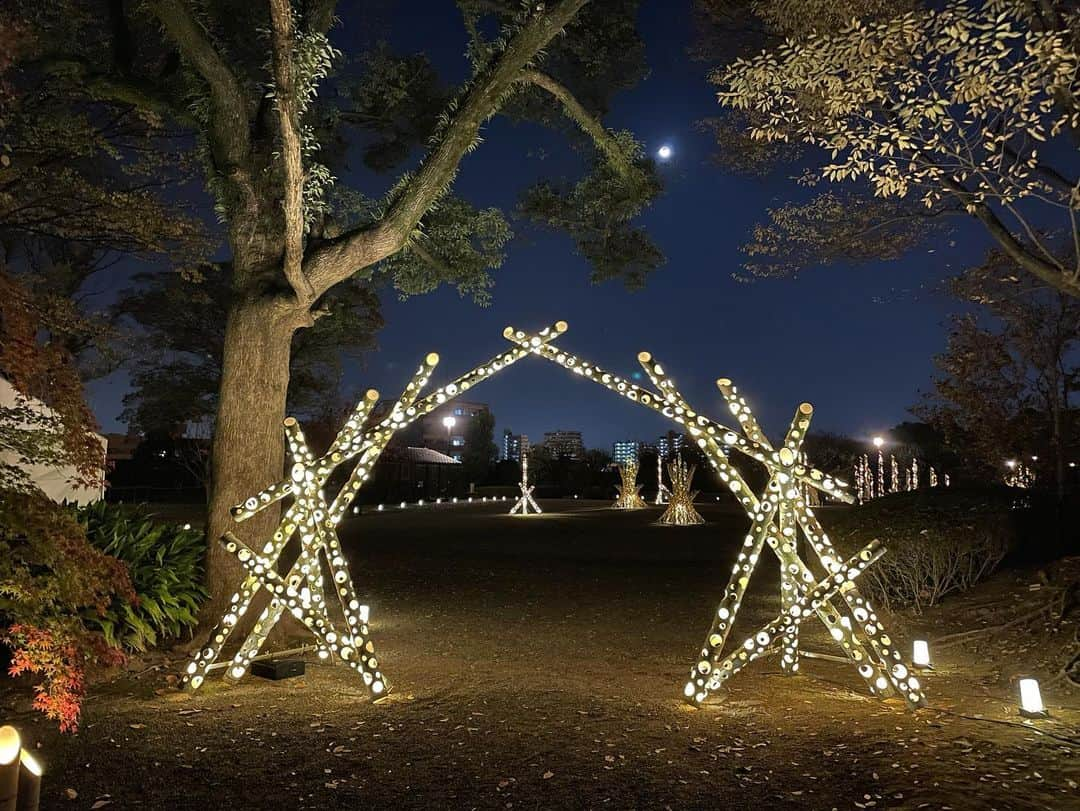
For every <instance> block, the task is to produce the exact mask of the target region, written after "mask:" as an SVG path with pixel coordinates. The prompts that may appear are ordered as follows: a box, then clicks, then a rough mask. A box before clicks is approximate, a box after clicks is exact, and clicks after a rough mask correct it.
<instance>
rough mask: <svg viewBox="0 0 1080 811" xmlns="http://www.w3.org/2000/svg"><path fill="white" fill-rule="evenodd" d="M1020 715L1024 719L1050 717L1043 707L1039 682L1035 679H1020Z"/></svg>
mask: <svg viewBox="0 0 1080 811" xmlns="http://www.w3.org/2000/svg"><path fill="white" fill-rule="evenodd" d="M1020 714H1021V715H1022V716H1024V717H1025V718H1049V717H1050V713H1048V712H1047V711H1046V707H1044V706H1043V701H1042V694H1041V693H1040V692H1039V682H1037V681H1036V680H1035V679H1020Z"/></svg>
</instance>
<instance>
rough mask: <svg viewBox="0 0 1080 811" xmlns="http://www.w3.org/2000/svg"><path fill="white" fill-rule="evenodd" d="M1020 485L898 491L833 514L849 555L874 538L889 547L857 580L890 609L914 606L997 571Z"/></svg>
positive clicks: (834, 533) (1014, 526)
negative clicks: (999, 487)
mask: <svg viewBox="0 0 1080 811" xmlns="http://www.w3.org/2000/svg"><path fill="white" fill-rule="evenodd" d="M1023 506H1024V505H1023V504H1020V503H1018V502H1017V497H1016V493H1015V491H1010V490H1008V489H1005V488H1001V489H997V488H993V489H960V488H949V489H945V488H937V489H932V490H919V491H916V492H912V493H900V494H896V495H892V496H885V497H884V498H878V499H874V500H873V501H870V502H868V503H867V504H863V505H861V506H859V507H854V508H852V509H850V510H847V511H845V512H844V513H842V514H839V515H836V516H834V517H832V518H831V519H827V524H828V526H827V527H826V529H827V530H828V531H829V534H830V536H831V537H832V538H833V540H834V541H835V543H836V545H837V546H838V547H839V548H840V550H841V552H843V553H844V555H845V556H847V555H852V554H854V553H855V552H856V551H858V550H859V549H861V548H862V547H863V546H865V545H866V544H868V543H869V542H870V541H872V540H873V539H875V538H877V539H879V540H880V541H881V542H882V544H883V545H884V546H885V548H886V553H885V555H884V557H882V558H881V559H880V560H879V561H878V562H877V563H875V564H874V565H873V566H871V567H870V568H869V569H867V570H866V571H865V572H864V573H863V574H862V576H861V577H860V578H859V580H858V584H857V585H858V586H859V588H860V589H861V590H862V591H864V592H866V594H867V595H868V596H869V597H871V598H872V599H874V600H876V601H877V602H878V603H879V604H881V605H882V606H884V607H885V608H900V607H910V608H913V609H914V610H915V611H916V612H919V611H922V609H924V608H926V607H929V606H932V605H935V604H936V603H937V602H939V601H940V600H941V598H942V597H944V596H946V595H947V594H950V593H953V592H962V591H966V590H967V589H969V588H971V587H972V586H974V585H975V584H976V583H978V582H979V581H981V580H982V579H984V578H985V577H987V576H988V575H989V574H991V573H992V572H993V571H994V570H995V569H996V568H997V567H998V565H999V564H1000V563H1001V561H1002V560H1003V559H1004V558H1005V556H1006V555H1007V554H1008V553H1009V551H1010V549H1012V548H1013V546H1014V545H1015V542H1016V539H1017V535H1018V526H1019V523H1020V522H1019V520H1018V519H1019V510H1018V509H1017V508H1018V507H1023Z"/></svg>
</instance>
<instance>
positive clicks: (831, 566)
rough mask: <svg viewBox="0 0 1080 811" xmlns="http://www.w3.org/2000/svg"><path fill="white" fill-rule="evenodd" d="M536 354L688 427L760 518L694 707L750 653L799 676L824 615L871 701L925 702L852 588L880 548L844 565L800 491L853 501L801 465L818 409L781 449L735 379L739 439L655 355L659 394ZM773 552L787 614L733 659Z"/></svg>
mask: <svg viewBox="0 0 1080 811" xmlns="http://www.w3.org/2000/svg"><path fill="white" fill-rule="evenodd" d="M504 334H505V335H506V337H507V338H508V339H509V340H511V341H513V342H514V343H515V344H517V345H518V346H520V347H527V346H530V345H531V339H530V336H528V335H527V334H526V333H525V332H523V331H521V330H515V329H513V328H507V330H506V332H505V333H504ZM532 351H533V352H534V353H535V354H537V355H540V356H541V357H543V358H546V359H547V360H550V361H552V362H554V363H557V364H559V365H560V366H563V367H564V368H566V369H569V370H570V371H572V372H573V373H574V374H578V375H581V376H582V377H585V378H586V379H589V380H592V381H593V382H594V383H597V384H599V385H602V386H604V387H605V388H607V389H610V390H611V391H613V392H615V393H617V394H620V395H622V396H623V397H626V398H627V399H629V400H633V401H634V402H637V403H640V404H641V405H643V406H646V407H647V408H651V409H653V410H654V411H657V412H659V413H661V414H663V415H664V416H666V417H668V418H669V419H671V420H673V421H674V422H676V423H678V424H680V425H683V426H685V427H686V429H687V431H688V432H689V433H690V435H691V437H693V438H694V439H695V440H696V442H697V444H698V446H699V447H700V448H701V450H702V451H703V452H704V453H705V454H706V456H707V457H708V459H709V462H710V464H711V465H712V466H713V468H714V469H715V470H716V472H717V475H718V476H719V477H720V479H721V480H722V481H723V482H725V483H726V484H727V486H728V487H729V488H730V489H731V491H732V493H733V494H734V495H735V498H736V499H737V500H738V501H739V503H740V504H741V505H742V506H743V508H744V509H745V510H746V512H747V515H748V516H749V517H750V519H751V529H750V532H749V533H748V534H747V536H746V539H745V541H744V543H743V548H742V551H741V552H740V553H739V556H738V558H737V560H736V562H735V565H734V567H733V568H732V573H731V578H730V580H729V582H728V586H727V588H726V589H725V592H724V596H723V599H722V601H721V604H720V607H719V608H718V609H717V611H716V613H715V615H714V618H713V623H712V627H711V629H710V631H709V633H708V635H707V636H706V639H705V644H704V645H703V647H702V649H701V651H700V653H699V655H698V657H697V659H696V660H695V662H694V665H693V667H692V668H691V672H690V680H689V681H688V682H687V683H686V686H685V688H684V690H683V695H684V696H685V698H686V700H687V701H688V702H689V703H691V704H694V705H698V704H700V703H701V702H703V701H704V700H705V699H706V698H707V697H708V696H709V695H710V694H711V693H713V692H714V691H716V690H718V689H720V688H721V687H722V686H723V685H724V683H725V682H726V681H727V680H728V679H729V678H730V677H731V676H732V675H734V673H735V672H737V671H738V670H739V669H741V668H742V667H743V666H744V665H745V664H746V663H747V662H748V661H750V657H751V654H753V656H754V657H755V658H756V657H757V656H759V655H761V654H762V653H764V652H765V651H766V650H771V649H772V648H773V647H774V646H777V645H779V646H781V648H782V666H783V668H784V670H785V671H786V672H789V673H794V672H797V670H798V665H799V662H798V627H799V624H801V622H802V620H803V619H804V618H805V617H807V616H810V615H815V616H817V617H818V619H820V620H821V622H822V623H823V624H824V625H825V626H826V628H828V630H829V632H830V634H831V636H832V638H833V639H834V640H835V641H836V643H837V644H838V645H839V646H840V648H841V650H842V651H843V652H844V654H845V655H846V656H847V658H848V659H849V661H851V663H852V664H853V665H854V666H855V667H856V669H857V670H858V673H859V675H860V676H861V677H862V678H863V680H864V681H865V682H866V684H867V687H868V689H869V690H870V692H871V693H872V694H874V695H878V696H889V695H892V694H894V693H895V694H899V696H900V697H901V698H902V699H903V700H904V701H905V702H906V703H907V704H908V705H909V706H911V707H917V706H921V705H922V704H923V703H925V697H924V696H923V693H922V687H921V685H920V684H919V681H918V679H917V678H916V677H914V676H913V675H911V672H910V669H909V668H908V666H907V665H905V664H904V662H903V661H902V659H901V655H900V652H899V651H898V650H896V649H895V648H894V647H893V642H892V639H891V638H890V637H889V636H888V634H887V633H886V632H885V629H884V627H883V626H882V625H881V623H880V622H879V621H878V618H877V614H876V613H875V612H874V609H873V607H872V606H871V605H870V603H869V602H868V601H867V600H866V599H865V598H864V597H863V596H862V595H861V594H860V593H859V591H858V589H857V588H856V586H855V584H854V582H853V581H854V578H856V577H857V576H858V575H859V574H860V573H861V572H862V571H863V570H864V569H865V568H866V567H867V566H869V565H870V564H871V563H873V562H874V560H876V559H877V556H878V555H879V554H880V553H881V551H880V549H879V548H878V547H877V546H876V545H871V546H870V547H867V548H866V549H864V550H862V552H860V553H859V555H857V556H856V558H855V559H852V560H851V561H847V562H842V561H841V559H840V558H839V556H838V555H837V553H836V550H835V549H834V547H833V545H832V542H831V541H830V540H829V537H828V535H826V533H825V531H824V529H823V528H822V527H821V525H820V524H819V523H818V520H817V517H816V516H815V515H814V512H813V509H812V508H811V507H809V506H808V505H807V504H806V503H805V501H804V500H803V498H802V496H801V488H800V487H799V486H798V484H799V483H805V484H808V485H809V486H811V487H813V488H815V489H817V490H819V491H821V492H823V493H826V494H828V495H830V496H832V497H834V498H837V499H839V500H841V501H846V502H850V501H852V500H853V499H852V498H851V496H850V495H848V494H847V493H846V492H845V489H844V488H845V487H846V485H845V484H844V483H843V482H839V481H837V480H835V479H833V478H832V477H831V476H829V475H827V474H825V473H822V472H821V471H819V470H816V469H814V468H810V467H808V466H806V465H804V464H802V463H800V462H799V452H800V450H801V446H802V442H803V439H804V437H805V436H806V432H807V430H808V428H809V425H810V418H811V416H812V415H813V407H812V406H811V405H810V404H809V403H803V404H802V405H800V406H799V408H798V409H797V411H796V414H795V419H794V420H793V421H792V424H791V427H790V428H789V430H788V433H787V436H786V437H785V439H784V442H783V444H782V445H781V446H780V447H779V450H777V449H776V448H774V447H773V446H772V445H771V444H770V443H769V440H768V439H767V438H766V437H765V435H764V434H763V433H762V431H761V429H760V427H759V426H758V424H757V421H756V419H755V418H754V415H753V413H752V412H751V410H750V408H749V406H748V405H747V403H746V401H745V400H744V399H743V398H742V397H741V396H739V394H738V391H737V390H736V388H735V386H734V384H733V383H732V382H731V381H730V380H728V379H726V378H721V379H719V380H717V381H716V383H717V387H718V388H719V389H720V393H721V394H722V395H723V396H724V399H725V400H726V401H727V403H728V408H729V410H730V411H731V413H732V414H733V415H734V416H735V417H736V419H737V420H738V422H739V432H736V431H734V430H732V429H730V428H728V427H726V426H725V425H722V424H721V423H718V422H716V421H714V420H711V419H709V418H708V417H706V416H704V415H702V414H698V413H697V412H695V411H694V410H693V409H692V408H691V407H690V405H689V404H688V403H687V401H686V399H685V398H684V397H683V395H682V394H681V393H680V392H679V390H678V389H677V388H676V387H675V385H674V383H673V382H672V381H671V380H670V379H669V378H668V377H667V375H666V373H665V372H664V369H663V367H662V366H661V365H660V364H659V363H657V362H656V361H655V360H654V359H653V357H652V356H651V355H650V354H649V353H648V352H642V353H640V354H639V355H638V361H639V363H640V364H641V366H642V368H644V370H645V372H646V374H647V375H648V377H649V379H650V380H651V381H652V383H653V385H654V386H655V387H656V389H657V390H656V391H653V390H649V389H646V388H643V387H641V386H638V385H636V384H635V383H633V382H631V381H629V380H626V379H625V378H622V377H620V376H618V375H615V374H612V373H610V372H607V371H604V370H603V369H601V368H599V367H597V366H595V365H594V364H592V363H590V362H588V361H584V360H581V359H579V358H577V357H575V356H574V355H571V354H568V353H566V352H564V351H562V350H561V349H558V348H557V347H554V346H551V345H549V344H546V343H545V344H543V345H535V346H532ZM725 449H731V450H735V451H737V452H739V453H741V454H743V455H745V456H748V457H750V458H751V459H754V460H755V461H757V462H759V463H761V464H762V465H764V466H765V467H766V469H767V470H768V472H769V481H768V484H767V485H766V487H765V490H764V491H763V492H762V494H761V496H760V497H759V496H757V495H756V494H754V493H753V492H752V491H751V490H750V488H749V487H748V485H747V484H746V481H745V480H744V479H743V477H742V475H741V474H740V473H739V471H738V470H737V469H736V468H735V467H734V466H733V465H732V464H730V463H729V461H728V459H727V455H726V453H725ZM800 530H801V531H802V535H803V537H804V538H805V540H806V542H807V545H808V546H809V548H810V549H812V550H813V551H814V553H815V555H816V557H817V559H818V562H819V564H820V567H821V568H822V569H824V572H825V577H824V579H822V578H820V577H819V576H815V575H814V574H813V572H812V571H811V569H810V567H809V565H808V564H807V563H806V562H805V561H804V560H803V559H802V558H801V557H800V556H799V553H798V546H799V544H798V533H799V531H800ZM765 545H768V547H769V548H770V549H771V550H772V551H773V552H774V553H775V554H776V556H777V557H778V558H779V560H780V562H781V566H782V569H781V571H782V572H783V577H782V579H781V607H782V613H781V615H780V616H778V617H777V619H776V620H774V622H773V623H770V624H769V625H767V626H765V627H764V628H762V629H761V630H760V631H758V632H757V633H756V634H754V635H753V636H751V637H749V638H748V639H746V640H745V641H744V642H743V644H742V645H741V646H740V647H738V648H736V649H735V651H734V652H733V653H731V654H730V655H728V656H726V657H725V656H724V650H725V647H726V643H727V639H728V636H729V634H730V632H731V628H732V625H733V623H734V621H735V617H736V615H737V613H738V609H739V606H740V604H741V602H742V598H743V595H744V594H745V591H746V588H747V586H748V585H749V582H750V578H751V575H752V574H753V571H754V568H755V567H756V565H757V563H758V559H759V555H760V553H761V550H762V547H763V546H765ZM785 617H791V618H797V621H794V620H792V621H788V620H787V619H785ZM759 649H760V650H759Z"/></svg>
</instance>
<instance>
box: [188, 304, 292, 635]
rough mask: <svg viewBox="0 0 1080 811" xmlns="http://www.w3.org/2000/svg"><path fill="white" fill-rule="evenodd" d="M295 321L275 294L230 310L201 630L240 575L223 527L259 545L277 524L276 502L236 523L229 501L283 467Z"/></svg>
mask: <svg viewBox="0 0 1080 811" xmlns="http://www.w3.org/2000/svg"><path fill="white" fill-rule="evenodd" d="M297 326H298V323H297V312H296V309H295V307H289V306H288V305H287V304H286V303H285V302H283V301H282V300H281V299H278V298H274V297H263V298H258V299H255V300H254V301H251V300H239V301H237V302H236V303H235V304H234V305H233V307H232V310H231V311H230V312H229V319H228V322H227V324H226V327H225V349H224V354H223V357H222V368H221V389H220V395H219V402H218V412H217V420H216V422H215V426H214V444H213V449H212V456H211V481H212V488H211V495H210V504H209V515H208V519H207V539H208V542H209V548H208V550H207V560H206V563H207V571H206V576H207V584H208V587H209V589H210V599H209V600H207V602H206V604H205V606H204V608H203V612H202V627H203V629H204V630H206V629H208V628H209V627H210V626H212V625H213V624H214V623H216V622H217V621H218V620H219V619H220V618H221V616H222V614H223V612H224V609H225V608H226V606H227V605H228V602H229V598H230V597H231V596H232V594H233V592H235V591H236V587H237V586H238V585H239V584H240V582H241V580H242V577H243V576H242V574H241V569H240V565H239V563H237V561H236V559H235V557H234V556H233V555H231V554H230V553H229V552H227V551H226V550H225V549H224V548H223V546H222V544H221V543H220V538H221V536H222V534H223V533H224V532H225V531H226V530H230V529H231V530H234V531H235V532H236V534H237V535H238V537H240V538H241V539H242V540H245V541H247V542H250V543H251V545H253V546H255V547H261V546H262V544H263V542H265V540H266V539H267V538H269V537H270V535H271V534H273V532H274V529H275V527H276V525H277V519H278V517H279V511H278V510H277V509H269V510H266V511H265V512H264V513H262V514H260V515H258V516H255V517H253V518H250V519H248V520H247V521H245V522H244V523H243V524H242V525H237V524H236V523H235V522H234V521H233V519H232V516H231V515H230V513H229V508H230V507H232V506H233V505H234V504H239V503H241V502H243V501H244V500H245V499H247V498H248V497H249V496H251V495H254V494H255V493H257V492H258V491H259V490H261V489H262V488H264V487H266V486H267V485H270V484H273V483H275V482H277V481H278V480H279V479H280V478H281V476H282V473H283V471H284V448H285V444H284V434H283V431H282V420H284V418H285V397H286V393H287V391H288V388H289V352H290V347H291V344H292V336H293V332H294V331H295V330H296V327H297Z"/></svg>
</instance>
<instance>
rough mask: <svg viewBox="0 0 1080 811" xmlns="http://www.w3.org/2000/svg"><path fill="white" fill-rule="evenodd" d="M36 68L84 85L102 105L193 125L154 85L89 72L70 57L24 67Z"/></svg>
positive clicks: (109, 74) (80, 62)
mask: <svg viewBox="0 0 1080 811" xmlns="http://www.w3.org/2000/svg"><path fill="white" fill-rule="evenodd" d="M34 66H38V67H40V68H41V70H43V71H44V72H45V73H48V74H50V75H52V76H57V77H63V76H70V77H73V78H75V79H77V80H78V81H79V82H80V83H82V84H83V85H85V87H86V88H87V90H88V91H89V93H90V95H91V96H93V97H94V98H95V99H100V100H102V101H112V102H116V103H118V104H130V105H131V106H132V107H136V108H139V109H141V110H148V111H150V112H153V113H157V114H158V115H160V116H161V117H162V118H171V119H173V120H174V121H177V122H180V123H182V124H185V125H191V124H193V123H194V122H193V120H192V118H191V114H190V113H189V112H188V111H187V110H186V109H185V107H184V105H183V104H178V103H176V101H175V100H174V99H172V98H170V97H169V96H168V95H166V94H165V93H162V92H161V90H160V88H159V87H157V86H156V85H155V84H154V83H152V82H148V81H143V80H140V79H138V78H136V77H134V76H123V77H121V76H117V75H115V74H111V73H102V72H99V71H95V70H93V69H91V67H90V66H89V65H88V64H87V63H86V62H85V61H83V60H82V59H77V58H75V57H72V56H63V57H55V58H47V59H42V60H41V61H39V62H37V63H33V62H31V63H28V64H27V65H26V67H28V68H32V67H34Z"/></svg>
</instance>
